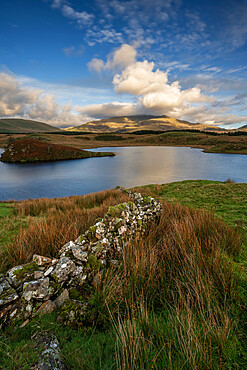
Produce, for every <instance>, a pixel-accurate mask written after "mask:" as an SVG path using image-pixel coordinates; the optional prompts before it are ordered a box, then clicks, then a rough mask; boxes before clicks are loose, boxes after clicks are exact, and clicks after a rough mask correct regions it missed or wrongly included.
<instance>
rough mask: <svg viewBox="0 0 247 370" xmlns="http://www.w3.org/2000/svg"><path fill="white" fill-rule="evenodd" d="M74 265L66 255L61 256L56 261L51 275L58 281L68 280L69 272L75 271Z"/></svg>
mask: <svg viewBox="0 0 247 370" xmlns="http://www.w3.org/2000/svg"><path fill="white" fill-rule="evenodd" d="M75 269H76V265H75V264H74V262H73V261H71V259H70V258H68V257H61V258H60V260H59V261H58V263H57V265H56V268H55V270H54V272H53V274H52V277H53V278H54V279H55V280H56V281H57V282H58V283H61V282H62V281H65V280H68V278H69V274H71V273H72V272H73V271H75Z"/></svg>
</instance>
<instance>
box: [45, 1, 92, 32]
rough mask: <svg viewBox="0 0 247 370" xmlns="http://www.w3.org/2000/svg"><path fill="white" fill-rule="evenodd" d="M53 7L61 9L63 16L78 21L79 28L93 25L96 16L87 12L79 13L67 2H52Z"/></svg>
mask: <svg viewBox="0 0 247 370" xmlns="http://www.w3.org/2000/svg"><path fill="white" fill-rule="evenodd" d="M51 7H52V8H56V9H60V11H61V12H62V14H63V16H64V17H66V18H69V19H72V20H74V21H76V23H77V24H78V25H79V27H82V26H89V25H91V23H92V21H93V19H94V15H93V14H90V13H87V12H85V11H82V12H77V11H76V10H74V9H73V8H72V6H70V4H69V3H68V2H67V1H66V0H52V1H51Z"/></svg>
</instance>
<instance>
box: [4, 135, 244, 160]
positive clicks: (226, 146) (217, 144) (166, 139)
mask: <svg viewBox="0 0 247 370" xmlns="http://www.w3.org/2000/svg"><path fill="white" fill-rule="evenodd" d="M34 136H39V138H40V139H44V140H46V141H49V142H50V143H53V144H60V145H68V146H73V147H75V148H79V149H91V148H96V147H105V146H112V147H114V146H143V145H167V146H189V147H195V148H202V149H204V151H206V152H210V153H235V154H247V133H246V132H242V133H235V134H234V133H230V134H227V133H224V134H217V133H213V132H197V131H196V130H183V131H166V132H163V133H161V132H159V133H154V132H152V131H151V132H150V131H145V132H144V131H140V132H136V133H135V134H133V133H132V134H122V133H121V134H119V133H107V134H106V133H105V134H91V133H72V132H67V133H66V132H64V133H63V135H61V134H59V133H57V134H54V133H53V134H39V135H37V134H36V135H35V134H30V135H25V134H22V135H21V134H19V135H18V134H15V135H11V134H0V147H4V145H6V143H7V142H8V140H9V139H10V137H13V138H18V137H28V138H31V137H34Z"/></svg>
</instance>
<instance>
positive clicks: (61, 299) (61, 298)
mask: <svg viewBox="0 0 247 370" xmlns="http://www.w3.org/2000/svg"><path fill="white" fill-rule="evenodd" d="M67 299H69V292H68V290H67V289H64V290H63V291H62V293H61V294H60V295H59V296H58V297H57V299H56V300H55V304H56V306H57V308H60V307H62V306H63V304H64V302H65V301H66V300H67Z"/></svg>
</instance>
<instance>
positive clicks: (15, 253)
mask: <svg viewBox="0 0 247 370" xmlns="http://www.w3.org/2000/svg"><path fill="white" fill-rule="evenodd" d="M126 200H128V197H127V196H126V195H124V194H122V193H121V191H120V190H108V191H103V192H99V193H93V194H90V195H84V196H71V197H66V198H54V199H47V198H41V199H34V200H27V201H22V202H17V203H12V204H11V205H9V204H6V203H0V205H1V207H0V210H1V213H2V218H0V234H1V235H3V239H2V240H1V249H0V272H1V271H2V272H3V271H6V269H7V268H9V267H12V266H17V265H20V264H22V263H26V262H29V261H30V260H31V258H32V256H33V254H35V253H37V254H41V255H44V256H50V257H54V256H56V253H57V252H58V250H59V249H60V248H61V246H62V245H63V244H65V243H67V241H69V240H74V239H76V238H77V237H78V236H79V235H80V234H82V233H83V232H85V231H86V230H87V229H88V228H89V227H90V226H91V225H92V224H94V223H95V221H96V219H97V218H99V217H101V218H102V217H103V215H104V214H105V213H106V212H107V210H108V208H109V206H110V205H115V204H118V203H121V202H124V201H126ZM9 207H11V208H9ZM10 212H11V213H10ZM4 213H5V216H4Z"/></svg>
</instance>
